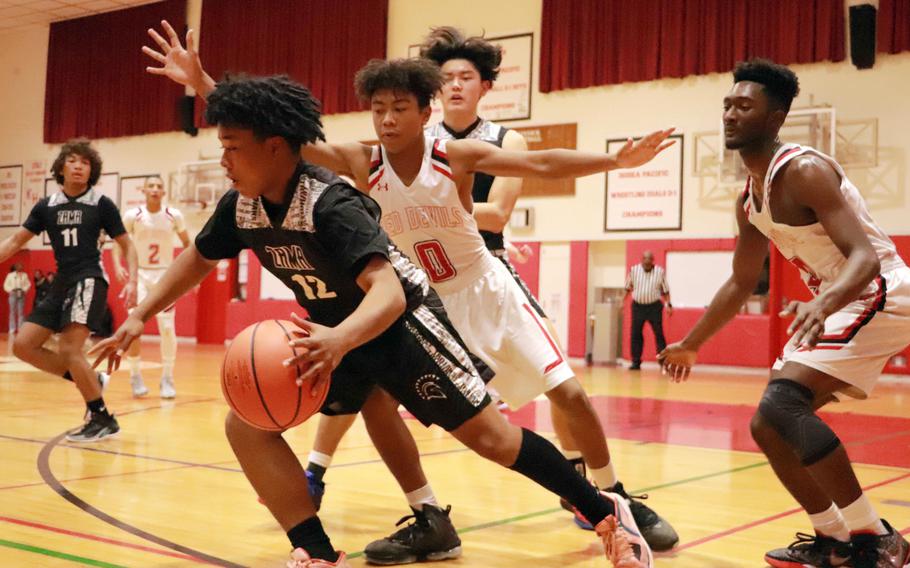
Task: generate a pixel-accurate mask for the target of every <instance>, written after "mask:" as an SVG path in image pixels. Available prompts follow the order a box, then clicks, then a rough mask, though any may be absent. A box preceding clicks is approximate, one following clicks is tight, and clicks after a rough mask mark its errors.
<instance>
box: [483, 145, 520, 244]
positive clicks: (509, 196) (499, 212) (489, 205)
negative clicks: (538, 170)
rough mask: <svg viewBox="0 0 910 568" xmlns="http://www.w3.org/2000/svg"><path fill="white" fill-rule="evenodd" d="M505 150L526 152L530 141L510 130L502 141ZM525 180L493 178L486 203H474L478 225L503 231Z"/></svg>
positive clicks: (498, 231) (493, 230) (484, 228)
mask: <svg viewBox="0 0 910 568" xmlns="http://www.w3.org/2000/svg"><path fill="white" fill-rule="evenodd" d="M502 148H503V150H508V151H513V152H526V151H527V150H528V143H527V141H526V140H525V137H524V136H522V135H521V134H519V133H518V132H516V131H515V130H510V131H508V132H507V133H506V137H505V138H504V139H503V141H502ZM523 181H524V180H523V179H522V178H518V177H504V176H499V177H497V178H496V179H494V180H493V185H492V186H491V187H490V195H489V197H487V202H486V203H476V202H475V203H474V219H475V220H476V221H477V227H478V228H479V229H481V230H483V231H492V232H494V233H501V232H502V230H503V229H504V228H505V226H506V225H507V224H508V223H509V217H511V216H512V210H513V209H514V208H515V202H516V201H518V196H519V195H521V184H522V182H523Z"/></svg>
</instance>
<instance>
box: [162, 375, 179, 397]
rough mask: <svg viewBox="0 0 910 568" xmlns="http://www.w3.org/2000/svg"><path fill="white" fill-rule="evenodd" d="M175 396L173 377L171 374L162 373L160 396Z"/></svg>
mask: <svg viewBox="0 0 910 568" xmlns="http://www.w3.org/2000/svg"><path fill="white" fill-rule="evenodd" d="M175 396H177V390H176V389H175V388H174V377H172V376H171V375H162V377H161V398H174V397H175Z"/></svg>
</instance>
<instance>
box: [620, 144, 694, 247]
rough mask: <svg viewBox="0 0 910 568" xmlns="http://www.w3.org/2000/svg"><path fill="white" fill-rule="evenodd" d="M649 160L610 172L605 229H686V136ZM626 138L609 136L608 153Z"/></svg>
mask: <svg viewBox="0 0 910 568" xmlns="http://www.w3.org/2000/svg"><path fill="white" fill-rule="evenodd" d="M669 140H675V141H676V143H675V144H673V145H672V146H670V147H669V148H667V149H666V150H664V151H663V152H661V153H660V154H659V155H658V156H657V157H655V158H654V159H653V160H651V161H650V162H648V163H647V164H645V165H643V166H640V167H638V168H635V169H633V170H612V171H609V172H607V183H606V198H605V204H604V209H605V211H604V231H678V230H680V229H682V187H683V186H682V171H683V136H682V135H681V134H676V135H673V136H670V138H669ZM625 143H626V139H625V138H617V139H611V140H607V153H613V152H617V151H619V149H620V148H622V146H623V144H625Z"/></svg>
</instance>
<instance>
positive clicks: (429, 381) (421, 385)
mask: <svg viewBox="0 0 910 568" xmlns="http://www.w3.org/2000/svg"><path fill="white" fill-rule="evenodd" d="M437 380H438V377H437V376H436V375H424V376H422V377H420V378H419V379H417V384H416V385H415V387H414V388H416V389H417V394H418V395H419V396H420V398H422V399H423V400H433V399H434V398H435V399H439V400H443V399H446V398H448V397H447V396H446V393H444V392H443V391H442V387H441V386H439V383H437V382H436V381H437Z"/></svg>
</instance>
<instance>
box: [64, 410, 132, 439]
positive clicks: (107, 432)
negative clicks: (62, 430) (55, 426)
mask: <svg viewBox="0 0 910 568" xmlns="http://www.w3.org/2000/svg"><path fill="white" fill-rule="evenodd" d="M119 431H120V425H119V424H117V419H116V418H114V417H113V416H110V415H103V414H91V415H90V417H89V419H88V420H87V421H86V422H85V424H83V425H82V428H80V429H79V430H76V431H73V432H70V433H69V434H67V435H66V439H67V440H69V441H70V442H80V443H84V442H97V441H99V440H103V439H105V438H109V437H111V436H113V435H114V434H116V433H117V432H119Z"/></svg>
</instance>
